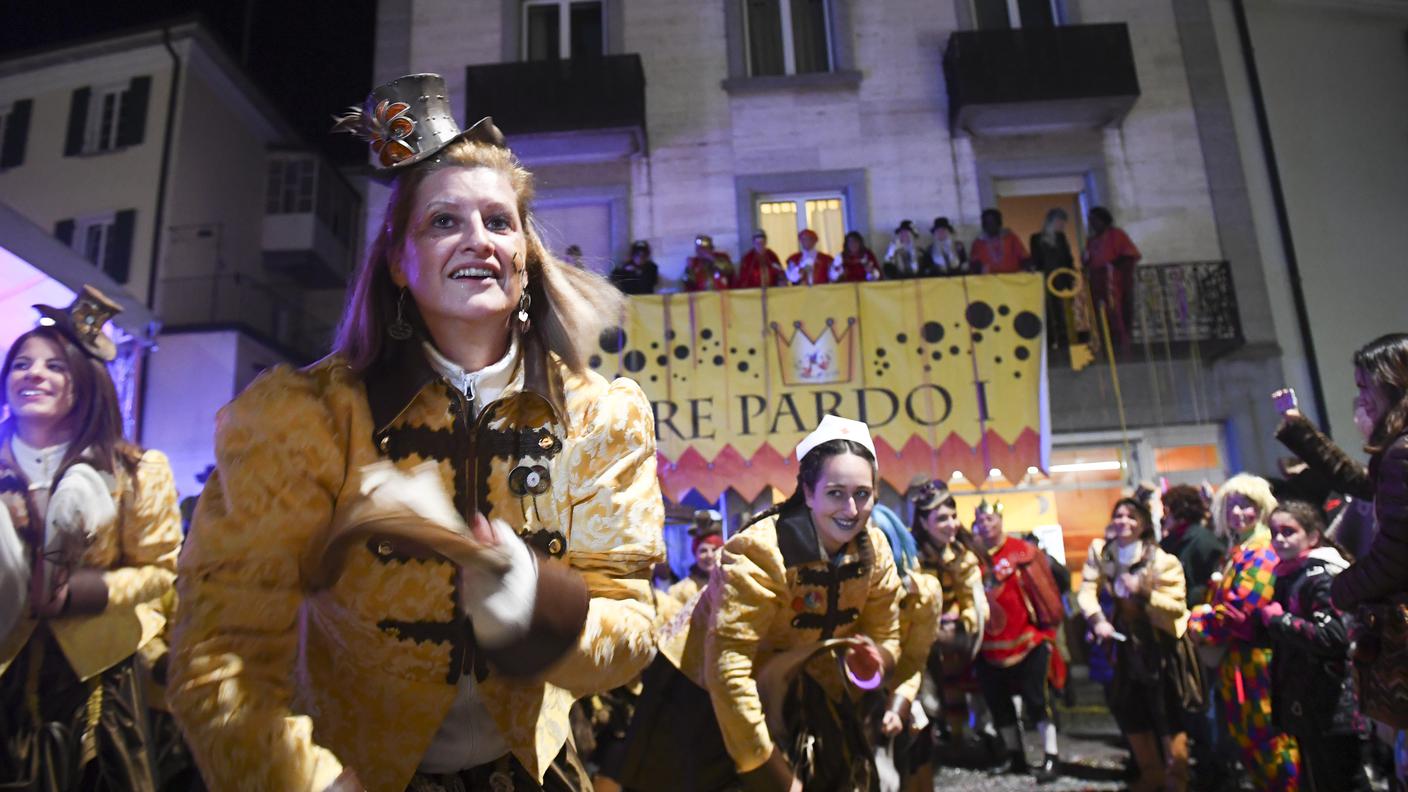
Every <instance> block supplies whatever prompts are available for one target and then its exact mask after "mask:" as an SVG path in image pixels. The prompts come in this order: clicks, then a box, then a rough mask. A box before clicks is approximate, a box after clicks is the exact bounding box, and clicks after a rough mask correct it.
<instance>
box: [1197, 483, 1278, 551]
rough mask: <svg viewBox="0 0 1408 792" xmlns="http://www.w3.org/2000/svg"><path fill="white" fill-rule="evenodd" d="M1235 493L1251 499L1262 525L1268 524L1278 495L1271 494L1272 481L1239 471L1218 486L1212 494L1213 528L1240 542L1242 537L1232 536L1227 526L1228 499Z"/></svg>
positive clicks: (1222, 535)
mask: <svg viewBox="0 0 1408 792" xmlns="http://www.w3.org/2000/svg"><path fill="white" fill-rule="evenodd" d="M1233 495H1241V496H1242V497H1244V498H1246V499H1247V500H1249V501H1251V503H1252V505H1253V506H1255V507H1256V511H1257V518H1256V519H1257V523H1258V524H1260V525H1266V521H1267V520H1268V519H1269V518H1270V517H1271V512H1272V511H1274V510H1275V509H1276V496H1275V495H1272V494H1271V483H1270V482H1268V481H1267V480H1266V479H1264V478H1262V477H1261V476H1253V475H1252V474H1250V473H1238V474H1237V475H1235V476H1233V477H1232V478H1230V479H1228V480H1227V483H1225V484H1223V485H1222V486H1221V487H1219V488H1218V490H1217V494H1216V495H1213V496H1212V524H1213V528H1214V530H1215V531H1216V532H1217V535H1218V536H1221V537H1223V538H1230V539H1231V540H1232V541H1233V542H1240V541H1241V537H1237V536H1231V533H1230V532H1231V529H1230V528H1229V527H1228V526H1227V499H1228V498H1230V497H1232V496H1233Z"/></svg>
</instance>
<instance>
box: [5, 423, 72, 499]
mask: <svg viewBox="0 0 1408 792" xmlns="http://www.w3.org/2000/svg"><path fill="white" fill-rule="evenodd" d="M68 446H69V444H68V443H59V444H58V445H51V446H49V447H48V448H35V447H34V446H32V445H30V444H29V443H26V442H25V441H23V440H21V439H20V436H19V433H18V432H16V433H12V434H11V435H10V450H11V451H13V452H14V454H15V461H16V462H17V463H18V464H19V466H20V472H21V473H23V474H24V477H25V478H26V479H28V480H29V482H30V483H31V484H39V485H43V486H45V487H47V486H49V485H50V484H52V483H53V482H54V475H55V474H57V473H58V472H59V464H60V463H61V462H63V459H64V454H65V453H66V452H67V451H68Z"/></svg>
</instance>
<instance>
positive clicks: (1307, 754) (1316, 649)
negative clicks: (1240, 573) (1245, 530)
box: [1260, 501, 1369, 792]
mask: <svg viewBox="0 0 1408 792" xmlns="http://www.w3.org/2000/svg"><path fill="white" fill-rule="evenodd" d="M1270 523H1271V546H1272V547H1273V548H1274V549H1275V550H1276V556H1277V557H1278V558H1280V559H1281V562H1280V563H1279V564H1277V565H1276V597H1275V599H1273V600H1272V601H1270V602H1268V603H1263V604H1262V606H1261V608H1260V614H1261V620H1262V622H1263V623H1264V624H1265V625H1266V628H1267V631H1268V632H1270V633H1271V642H1272V644H1273V645H1274V646H1275V648H1276V651H1275V653H1274V654H1273V655H1272V657H1271V682H1272V685H1271V715H1272V717H1273V718H1274V719H1275V721H1276V725H1277V726H1279V727H1280V728H1281V729H1282V730H1284V731H1285V732H1286V733H1287V734H1289V735H1291V736H1293V737H1295V738H1296V743H1297V744H1298V745H1299V746H1300V761H1301V788H1302V789H1306V790H1310V792H1323V791H1324V790H1332V789H1344V790H1356V791H1357V790H1367V789H1369V779H1368V777H1367V776H1366V775H1365V773H1364V763H1363V762H1362V761H1361V754H1360V737H1361V736H1362V733H1363V731H1364V727H1365V724H1364V722H1363V719H1362V718H1360V716H1359V711H1358V706H1357V703H1356V701H1355V696H1354V688H1353V687H1352V684H1351V682H1350V678H1349V669H1348V663H1349V660H1348V657H1349V641H1350V639H1349V626H1348V624H1347V623H1346V620H1345V617H1344V615H1343V614H1342V613H1340V611H1339V610H1338V609H1336V608H1335V606H1334V605H1333V604H1331V602H1330V582H1331V580H1333V579H1334V576H1335V575H1337V574H1339V573H1340V572H1341V571H1343V570H1344V569H1345V568H1346V567H1348V566H1349V561H1347V560H1345V557H1344V555H1343V554H1342V553H1341V552H1340V549H1339V548H1338V547H1337V546H1335V544H1334V543H1333V542H1332V541H1330V540H1329V538H1328V537H1326V536H1325V518H1324V516H1323V515H1322V514H1321V513H1320V510H1319V509H1317V508H1315V507H1314V506H1311V505H1310V504H1308V503H1305V502H1304V501H1286V502H1283V503H1281V504H1280V505H1279V506H1277V507H1276V509H1275V510H1274V511H1272V512H1271V519H1270Z"/></svg>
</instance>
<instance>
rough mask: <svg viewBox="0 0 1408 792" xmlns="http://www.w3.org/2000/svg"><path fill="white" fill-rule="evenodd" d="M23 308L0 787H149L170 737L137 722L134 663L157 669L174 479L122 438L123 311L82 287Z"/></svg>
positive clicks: (0, 614) (17, 348) (10, 427)
mask: <svg viewBox="0 0 1408 792" xmlns="http://www.w3.org/2000/svg"><path fill="white" fill-rule="evenodd" d="M35 308H36V309H38V310H39V313H40V317H41V318H40V326H39V327H37V328H35V329H33V330H30V331H28V332H26V333H25V334H23V335H21V336H20V337H19V338H18V339H16V340H15V342H14V344H13V345H12V346H11V347H10V349H9V351H8V352H7V353H6V354H5V363H4V368H3V371H4V380H5V387H4V389H3V394H0V409H3V411H4V412H5V413H7V414H8V416H7V417H6V419H5V420H4V422H3V423H0V735H4V737H3V739H0V788H3V789H15V790H27V791H28V792H59V790H99V789H121V790H135V791H136V792H150V791H151V790H155V789H156V788H157V786H156V779H157V775H158V771H160V770H164V769H167V768H166V767H157V766H156V764H155V757H156V755H157V750H158V745H157V744H156V743H158V742H161V743H162V745H161V746H160V748H163V749H166V748H171V747H172V745H173V744H172V743H168V742H167V740H166V739H165V738H164V737H162V738H159V737H156V736H154V735H153V734H152V733H151V731H150V730H149V728H148V725H147V716H148V699H147V696H148V693H149V691H150V690H152V688H151V686H150V684H149V683H150V682H161V681H163V680H162V679H161V678H160V677H161V676H162V674H161V673H160V672H157V671H153V672H152V677H153V678H151V679H144V677H145V676H146V673H145V672H146V670H147V669H148V665H147V663H146V662H144V660H153V659H156V660H157V661H158V667H159V668H163V669H164V667H165V658H164V657H157V656H156V653H154V652H153V649H154V648H156V647H158V646H160V645H161V644H162V638H163V633H164V628H165V625H166V617H167V615H168V614H169V613H170V610H169V609H168V608H167V607H166V605H165V599H166V597H167V596H168V595H169V594H170V593H171V591H172V584H173V581H174V580H175V578H176V556H177V554H178V553H179V551H180V546H181V512H180V507H179V506H178V505H177V501H176V483H175V481H174V479H173V477H172V475H171V466H170V464H169V463H168V462H167V460H166V457H165V455H163V454H162V453H161V452H160V451H154V450H144V449H141V448H138V447H136V446H134V445H132V444H130V443H127V442H126V441H125V440H124V439H123V437H122V414H121V412H120V411H119V409H118V398H117V392H116V391H115V390H114V387H113V382H112V378H111V377H110V376H109V374H108V369H107V365H106V364H107V362H109V361H111V360H113V359H114V358H115V357H116V353H117V350H116V347H115V346H114V345H113V342H112V341H111V340H110V339H109V338H108V336H107V335H105V334H104V333H103V331H102V327H103V325H104V324H106V323H107V321H108V319H109V318H111V317H112V316H113V315H115V314H116V313H117V312H118V311H120V310H121V308H120V307H119V306H117V305H116V304H115V303H113V302H112V301H110V300H109V299H108V298H107V297H106V296H104V295H103V294H102V293H101V292H99V291H98V290H96V289H94V288H92V287H91V286H89V287H84V289H83V291H82V292H81V293H80V294H79V296H78V297H77V299H75V300H74V302H73V304H72V305H71V306H69V307H68V308H67V309H60V308H53V307H50V306H47V305H38V306H35ZM154 714H155V715H156V718H157V719H158V721H157V722H161V718H163V717H164V716H163V715H161V714H156V713H154ZM169 731H170V730H169V729H163V732H169ZM170 737H171V738H172V739H173V740H174V739H175V735H170ZM162 765H167V762H165V761H163V762H162Z"/></svg>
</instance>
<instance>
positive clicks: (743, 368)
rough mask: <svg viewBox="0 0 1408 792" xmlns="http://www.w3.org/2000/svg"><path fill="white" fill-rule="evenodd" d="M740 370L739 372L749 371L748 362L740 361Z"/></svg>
mask: <svg viewBox="0 0 1408 792" xmlns="http://www.w3.org/2000/svg"><path fill="white" fill-rule="evenodd" d="M738 370H739V371H747V370H748V361H746V360H740V361H738Z"/></svg>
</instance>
